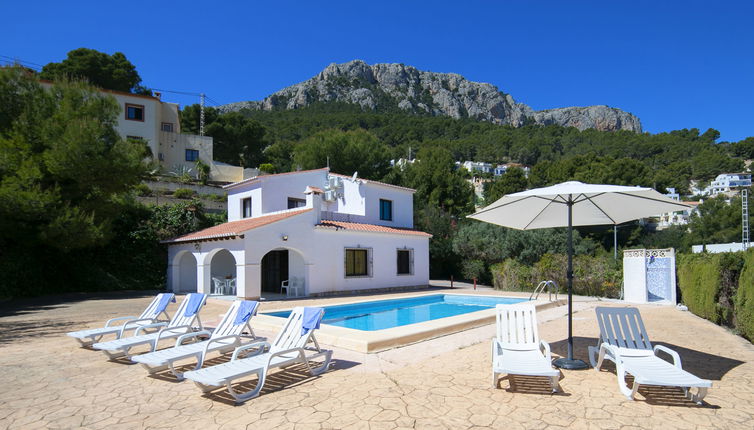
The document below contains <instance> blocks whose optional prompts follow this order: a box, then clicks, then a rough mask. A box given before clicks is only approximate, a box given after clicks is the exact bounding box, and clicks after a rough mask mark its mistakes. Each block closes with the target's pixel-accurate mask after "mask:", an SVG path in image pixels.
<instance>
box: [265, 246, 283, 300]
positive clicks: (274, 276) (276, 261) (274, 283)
mask: <svg viewBox="0 0 754 430" xmlns="http://www.w3.org/2000/svg"><path fill="white" fill-rule="evenodd" d="M287 279H288V250H287V249H283V250H279V251H270V252H268V253H267V254H266V255H265V256H264V257H262V291H265V292H268V293H278V294H279V293H280V284H281V283H282V282H283V281H285V280H287Z"/></svg>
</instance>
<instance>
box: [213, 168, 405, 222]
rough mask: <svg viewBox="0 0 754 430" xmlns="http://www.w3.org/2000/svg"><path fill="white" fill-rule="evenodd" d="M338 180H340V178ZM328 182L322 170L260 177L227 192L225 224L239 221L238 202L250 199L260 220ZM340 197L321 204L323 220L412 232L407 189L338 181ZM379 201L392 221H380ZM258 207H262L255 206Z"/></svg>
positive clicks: (239, 204) (358, 181)
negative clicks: (258, 192)
mask: <svg viewBox="0 0 754 430" xmlns="http://www.w3.org/2000/svg"><path fill="white" fill-rule="evenodd" d="M339 177H340V176H339ZM326 182H327V171H326V170H325V169H320V170H313V171H308V172H299V173H291V174H284V175H270V176H261V177H259V178H258V179H257V180H256V181H251V182H249V183H248V184H242V185H239V186H235V187H231V188H229V189H228V221H236V220H239V219H241V211H240V207H241V203H240V202H241V200H242V199H244V198H246V197H248V196H252V206H253V208H252V216H254V217H257V216H262V215H265V214H269V213H272V212H278V211H282V210H287V209H288V198H289V197H292V198H298V199H303V198H304V190H305V189H306V187H307V186H315V187H319V188H322V189H324V188H325V184H326ZM341 182H342V184H343V186H342V188H341V197H339V198H338V199H336V200H334V201H331V202H328V201H323V202H322V203H321V204H322V210H323V211H326V212H327V214H326V215H325V219H334V220H337V221H349V222H359V223H367V224H377V225H385V226H391V227H402V228H413V226H414V219H413V218H414V207H413V192H412V191H410V190H407V189H401V188H396V187H391V186H389V185H382V184H379V183H375V182H370V181H368V180H356V181H351V180H350V179H349V178H341ZM257 189H261V190H262V191H261V193H262V194H261V195H259V197H258V198H257V199H254V195H253V194H251V191H252V190H257ZM380 199H385V200H390V201H392V202H393V219H392V220H391V221H386V220H380ZM257 203H261V206H257Z"/></svg>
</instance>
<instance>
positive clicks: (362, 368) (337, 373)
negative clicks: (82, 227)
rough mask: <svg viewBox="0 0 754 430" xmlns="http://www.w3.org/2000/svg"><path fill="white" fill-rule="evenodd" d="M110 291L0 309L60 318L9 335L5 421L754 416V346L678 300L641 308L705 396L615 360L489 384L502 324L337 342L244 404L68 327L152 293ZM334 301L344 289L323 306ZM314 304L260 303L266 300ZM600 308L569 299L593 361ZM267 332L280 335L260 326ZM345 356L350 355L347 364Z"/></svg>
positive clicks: (382, 423) (623, 424)
mask: <svg viewBox="0 0 754 430" xmlns="http://www.w3.org/2000/svg"><path fill="white" fill-rule="evenodd" d="M395 296H400V294H396V295H395ZM113 297H115V298H108V299H97V300H76V301H70V302H61V303H60V304H59V305H57V306H54V307H47V308H46V309H39V310H36V309H25V310H24V312H17V313H14V312H6V313H5V314H4V315H5V316H3V317H0V325H11V324H16V325H18V326H21V327H26V326H28V327H34V326H35V325H37V326H39V325H43V324H47V325H49V326H50V327H53V328H51V329H49V330H50V332H49V333H45V335H42V336H40V335H39V333H38V332H35V331H33V330H32V329H27V331H24V329H21V330H19V331H17V332H14V337H13V338H12V339H2V338H0V342H1V343H0V344H1V345H2V348H3V350H2V357H3V358H2V364H1V367H0V370H2V372H3V390H2V391H0V405H2V407H0V428H8V429H14V428H19V429H34V428H89V429H102V428H107V429H118V428H123V429H133V428H155V429H157V428H175V427H180V428H198V429H201V430H210V429H214V428H228V429H237V428H249V429H254V430H257V429H268V428H269V429H277V428H282V429H284V428H297V429H319V428H322V429H343V428H355V429H394V428H397V429H400V428H433V429H434V428H452V429H467V428H500V429H502V428H504V429H506V430H514V429H523V428H526V429H529V428H550V429H560V428H569V429H603V428H604V429H626V430H632V429H639V428H641V429H648V428H649V429H654V428H658V429H662V430H670V429H697V428H729V429H739V428H749V427H750V426H751V423H752V422H754V346H752V344H751V343H749V342H747V341H745V340H743V339H742V338H740V337H737V336H735V335H733V334H731V333H729V332H728V331H726V330H725V329H723V328H721V327H718V326H715V325H714V324H712V323H709V322H708V321H705V320H703V319H701V318H697V317H695V316H693V315H691V314H690V313H688V312H680V311H677V310H676V309H674V308H672V307H661V306H649V305H647V306H639V308H640V310H641V312H642V316H643V318H644V322H645V324H646V326H647V330H648V332H649V334H650V336H652V340H653V342H654V343H660V344H665V345H669V346H670V347H671V348H674V349H677V350H678V351H679V354H680V355H681V358H682V360H683V364H684V367H685V368H687V369H689V371H691V372H693V373H695V374H697V375H699V376H700V377H705V378H709V379H712V380H713V388H712V389H711V390H710V392H709V394H708V395H707V397H706V398H705V402H706V404H705V405H704V406H701V407H700V406H696V405H694V404H693V403H691V402H689V401H687V400H686V399H685V398H684V397H683V395H682V392H681V391H680V390H677V389H661V388H660V389H656V388H647V389H644V388H643V389H642V390H640V392H639V395H638V396H637V400H634V401H630V400H627V399H626V398H625V397H624V396H623V395H622V394H621V393H620V392H619V390H618V388H617V383H616V380H617V378H616V376H615V366H613V365H612V364H608V365H607V366H606V369H607V370H603V371H600V372H595V371H594V370H587V371H564V372H563V378H562V379H561V380H560V384H561V388H562V389H563V393H561V394H555V395H552V394H550V393H547V392H543V393H538V392H531V393H530V392H528V391H524V390H519V388H518V387H517V386H515V384H514V387H512V389H509V382H508V381H502V382H501V388H500V389H493V388H491V387H490V386H489V385H490V381H489V376H490V366H491V363H490V356H489V339H490V338H491V337H492V336H493V335H494V325H489V326H485V327H480V328H476V329H471V330H468V331H465V332H463V333H459V334H454V335H448V336H444V337H442V338H439V339H435V340H431V341H426V342H423V343H421V344H417V345H411V346H408V347H405V348H399V349H394V350H391V351H386V352H383V353H378V354H370V355H367V354H358V353H354V352H351V351H345V350H340V349H337V348H334V349H335V358H336V366H334V368H333V369H332V370H331V371H329V372H326V373H325V374H323V375H321V376H319V377H317V378H311V377H309V376H308V375H306V374H305V372H304V371H302V370H301V369H297V368H291V369H289V370H282V371H280V372H277V373H273V374H272V375H271V377H270V380H269V381H271V383H272V381H278V382H274V383H272V385H271V386H270V387H266V388H265V390H264V391H263V392H262V395H261V396H259V397H257V398H256V399H252V400H250V401H248V402H246V403H245V404H243V405H240V406H236V405H234V403H233V401H232V399H230V397H229V396H228V395H227V393H225V392H224V391H223V390H222V389H218V390H216V391H214V392H212V393H210V394H209V395H207V396H203V395H201V393H200V391H199V390H198V389H196V387H195V386H194V385H193V384H191V383H190V382H177V381H175V379H172V378H167V379H162V378H159V377H157V378H153V377H148V376H147V374H146V372H144V370H143V369H142V368H141V367H138V366H132V365H128V364H126V363H124V362H117V361H114V362H108V361H107V360H106V359H105V357H104V355H102V354H100V353H97V352H96V351H91V350H87V349H83V348H79V347H77V346H76V344H75V343H74V342H73V341H72V340H71V339H70V338H67V337H66V336H65V331H69V330H74V329H77V328H84V327H87V326H96V325H97V324H100V323H101V322H102V321H104V320H106V319H107V318H109V317H111V316H112V315H118V314H127V313H132V312H133V309H138V308H139V307H143V306H144V305H145V304H146V303H148V301H149V300H150V298H144V297H139V298H128V297H125V298H120V297H118V296H113ZM378 297H379V298H380V299H384V298H385V297H386V296H385V295H380V296H378ZM338 300H341V301H342V300H343V299H342V298H341V299H338V298H327V299H317V303H322V304H327V303H332V302H337V301H338ZM311 303H312V302H311V301H286V302H265V303H263V309H262V310H263V311H265V310H273V309H276V308H277V309H280V308H283V307H289V306H295V305H299V304H307V305H308V304H311ZM596 305H608V306H612V305H613V304H611V303H610V302H596V301H588V300H582V301H577V302H575V303H574V308H575V309H576V314H575V315H574V334H575V336H576V338H575V340H576V350H575V353H576V355H577V356H578V357H580V358H586V346H590V345H594V344H596V335H597V333H598V332H599V331H598V329H597V325H596V319H595V318H594V310H593V308H594V306H596ZM226 307H227V302H221V301H219V300H214V299H211V300H210V301H209V303H208V305H207V309H206V313H207V314H220V313H222V312H223V311H224V308H226ZM539 316H540V325H539V333H540V336H541V337H542V338H543V339H545V340H548V341H549V342H550V344H551V346H552V347H553V353H554V354H555V355H557V354H558V353H563V349H564V335H565V318H564V312H563V309H561V308H555V309H550V310H547V311H543V312H541V313H540V315H539ZM52 321H54V324H55V325H52V324H51V323H50V322H52ZM47 325H45V326H47ZM259 334H261V335H264V336H267V337H270V336H272V335H273V334H271V333H264V332H263V330H260V333H259ZM471 338H474V339H478V340H475V341H470V340H469V339H471ZM50 357H55V360H54V361H51V360H50ZM339 359H340V360H343V361H342V362H341V363H345V362H352V363H355V365H353V366H351V365H349V366H341V367H339V366H338V365H337V360H339ZM280 381H283V382H280ZM253 382H254V381H253V379H252V380H251V383H252V384H253ZM244 384H245V383H244ZM242 385H243V384H242ZM247 385H250V384H246V385H244V387H246V386H247Z"/></svg>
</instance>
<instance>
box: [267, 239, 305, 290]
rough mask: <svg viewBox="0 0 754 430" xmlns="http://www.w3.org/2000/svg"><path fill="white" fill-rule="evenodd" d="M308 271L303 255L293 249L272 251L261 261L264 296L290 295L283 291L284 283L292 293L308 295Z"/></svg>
mask: <svg viewBox="0 0 754 430" xmlns="http://www.w3.org/2000/svg"><path fill="white" fill-rule="evenodd" d="M308 277H309V274H308V270H307V266H306V262H305V259H304V256H303V254H302V253H301V252H300V251H298V250H295V249H293V248H288V247H280V248H275V249H271V250H270V251H268V252H267V253H265V254H264V256H263V257H262V259H261V262H260V275H259V284H260V289H261V292H262V296H263V297H265V296H271V297H276V296H281V295H286V293H288V294H287V295H290V292H289V291H283V288H282V286H283V282H284V281H287V282H286V284H287V286H288V288H289V289H290V291H291V292H292V291H296V292H298V294H299V295H300V296H306V295H307V294H308V288H307V285H308Z"/></svg>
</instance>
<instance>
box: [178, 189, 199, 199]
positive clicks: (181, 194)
mask: <svg viewBox="0 0 754 430" xmlns="http://www.w3.org/2000/svg"><path fill="white" fill-rule="evenodd" d="M195 194H196V191H194V190H191V189H188V188H178V189H177V190H175V191H173V197H175V198H176V199H191V198H193V197H194V195H195Z"/></svg>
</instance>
